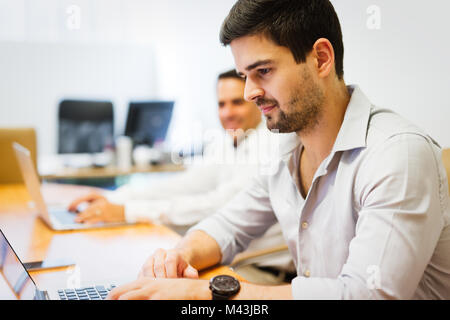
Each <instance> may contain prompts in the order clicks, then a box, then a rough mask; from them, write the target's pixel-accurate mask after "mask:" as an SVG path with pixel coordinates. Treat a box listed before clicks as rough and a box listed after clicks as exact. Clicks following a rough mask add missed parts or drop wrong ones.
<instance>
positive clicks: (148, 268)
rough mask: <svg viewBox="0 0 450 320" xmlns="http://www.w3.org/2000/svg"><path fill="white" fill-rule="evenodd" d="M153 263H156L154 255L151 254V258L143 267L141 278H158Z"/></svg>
mask: <svg viewBox="0 0 450 320" xmlns="http://www.w3.org/2000/svg"><path fill="white" fill-rule="evenodd" d="M153 265H154V257H153V256H151V257H150V258H148V260H147V262H146V263H145V264H144V266H143V267H142V270H141V274H140V276H139V278H143V277H150V278H156V276H155V272H154V270H153Z"/></svg>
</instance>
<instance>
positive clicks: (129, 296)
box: [118, 286, 152, 300]
mask: <svg viewBox="0 0 450 320" xmlns="http://www.w3.org/2000/svg"><path fill="white" fill-rule="evenodd" d="M151 294H152V291H151V288H150V287H149V286H146V287H145V288H144V289H138V290H131V291H129V292H126V293H124V294H122V295H121V296H120V297H119V298H118V300H148V299H149V296H150V295H151Z"/></svg>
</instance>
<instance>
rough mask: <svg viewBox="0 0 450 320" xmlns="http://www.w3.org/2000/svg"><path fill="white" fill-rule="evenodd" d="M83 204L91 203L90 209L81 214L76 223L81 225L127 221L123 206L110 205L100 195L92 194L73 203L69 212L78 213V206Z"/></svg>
mask: <svg viewBox="0 0 450 320" xmlns="http://www.w3.org/2000/svg"><path fill="white" fill-rule="evenodd" d="M83 202H87V203H89V204H90V205H89V207H88V208H87V209H86V210H84V211H83V212H81V213H79V214H78V216H77V217H76V219H75V221H76V222H79V223H92V224H94V223H99V222H123V221H125V208H124V206H122V205H116V204H112V203H110V202H109V201H108V200H106V198H105V197H104V196H102V195H100V194H98V193H91V194H88V195H87V196H84V197H81V198H78V199H76V200H75V201H73V202H72V203H71V204H70V205H69V211H76V210H77V207H78V205H80V204H81V203H83Z"/></svg>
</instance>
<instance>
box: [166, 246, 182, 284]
mask: <svg viewBox="0 0 450 320" xmlns="http://www.w3.org/2000/svg"><path fill="white" fill-rule="evenodd" d="M178 263H179V261H178V256H177V254H176V253H175V252H173V251H169V252H167V254H166V259H165V261H164V267H165V269H166V270H165V271H166V275H167V278H178V272H177V271H178Z"/></svg>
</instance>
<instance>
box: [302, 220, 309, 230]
mask: <svg viewBox="0 0 450 320" xmlns="http://www.w3.org/2000/svg"><path fill="white" fill-rule="evenodd" d="M307 228H308V222H306V221H304V222H302V229H307Z"/></svg>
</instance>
